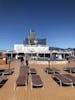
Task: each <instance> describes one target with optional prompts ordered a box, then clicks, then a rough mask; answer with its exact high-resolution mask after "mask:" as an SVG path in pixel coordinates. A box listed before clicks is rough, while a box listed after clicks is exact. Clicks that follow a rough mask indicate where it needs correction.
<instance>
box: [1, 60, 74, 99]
mask: <svg viewBox="0 0 75 100" xmlns="http://www.w3.org/2000/svg"><path fill="white" fill-rule="evenodd" d="M74 64H75V62H73V64H71V65H73V67H75V66H74ZM45 66H46V65H39V64H36V63H34V64H30V67H33V68H36V70H37V73H38V74H39V75H40V76H41V78H42V81H43V83H44V87H43V88H32V89H31V76H29V77H28V86H27V89H26V88H25V86H22V87H19V86H18V87H16V90H14V83H15V81H16V79H17V77H18V74H19V68H20V62H19V61H17V62H16V61H14V62H12V63H11V67H14V68H15V72H14V73H13V74H12V75H10V76H8V77H7V78H8V80H7V82H6V83H5V84H4V86H3V87H1V88H0V100H60V99H61V100H75V87H71V86H67V87H65V86H64V87H60V86H59V85H58V84H57V83H56V82H55V81H54V80H53V79H52V78H51V75H49V74H46V73H45V72H44V68H45ZM54 66H55V65H54ZM65 66H66V65H56V66H55V67H58V68H59V69H61V72H63V73H65V72H64V71H62V70H63V67H65ZM3 68H8V65H1V66H0V69H3ZM73 75H74V76H75V74H73Z"/></svg>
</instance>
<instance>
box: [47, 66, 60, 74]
mask: <svg viewBox="0 0 75 100" xmlns="http://www.w3.org/2000/svg"><path fill="white" fill-rule="evenodd" d="M59 71H60V70H59V69H57V68H54V67H53V68H50V67H47V68H45V72H47V73H48V74H55V73H59Z"/></svg>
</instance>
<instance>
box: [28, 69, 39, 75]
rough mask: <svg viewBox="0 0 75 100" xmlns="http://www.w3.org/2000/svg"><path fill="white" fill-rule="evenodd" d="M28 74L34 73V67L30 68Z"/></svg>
mask: <svg viewBox="0 0 75 100" xmlns="http://www.w3.org/2000/svg"><path fill="white" fill-rule="evenodd" d="M29 73H30V74H36V73H37V72H36V69H35V68H30V71H29Z"/></svg>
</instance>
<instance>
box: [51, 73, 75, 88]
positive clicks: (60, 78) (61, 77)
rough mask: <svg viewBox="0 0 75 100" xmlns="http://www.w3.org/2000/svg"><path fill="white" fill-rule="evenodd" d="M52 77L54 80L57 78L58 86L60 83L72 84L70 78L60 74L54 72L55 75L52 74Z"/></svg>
mask: <svg viewBox="0 0 75 100" xmlns="http://www.w3.org/2000/svg"><path fill="white" fill-rule="evenodd" d="M52 78H53V79H55V80H57V81H58V82H59V84H60V86H62V84H64V85H71V86H73V82H72V80H70V79H68V78H66V77H65V76H64V75H62V74H55V75H53V76H52Z"/></svg>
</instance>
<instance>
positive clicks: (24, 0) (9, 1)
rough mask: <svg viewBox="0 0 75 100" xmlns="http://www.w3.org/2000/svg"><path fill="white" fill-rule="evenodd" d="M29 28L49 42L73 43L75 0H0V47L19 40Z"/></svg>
mask: <svg viewBox="0 0 75 100" xmlns="http://www.w3.org/2000/svg"><path fill="white" fill-rule="evenodd" d="M30 29H33V30H34V31H35V32H36V33H37V36H38V37H39V38H43V37H46V38H47V42H48V45H49V46H55V47H61V48H69V47H75V0H0V49H1V50H2V49H3V50H4V49H10V50H12V49H13V48H14V44H19V43H20V44H21V43H23V39H24V38H25V37H27V36H28V31H29V30H30Z"/></svg>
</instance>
